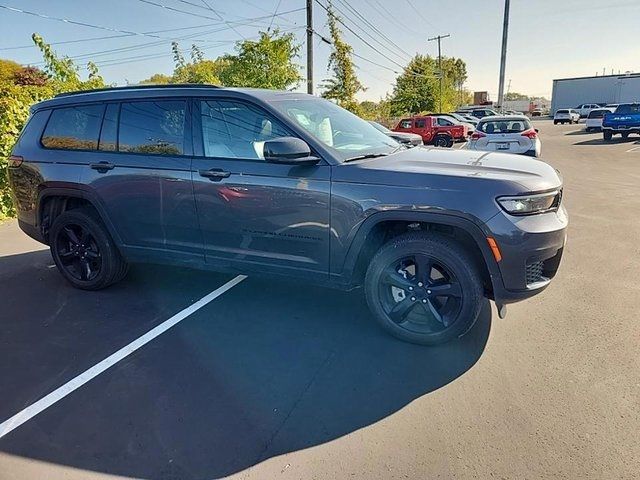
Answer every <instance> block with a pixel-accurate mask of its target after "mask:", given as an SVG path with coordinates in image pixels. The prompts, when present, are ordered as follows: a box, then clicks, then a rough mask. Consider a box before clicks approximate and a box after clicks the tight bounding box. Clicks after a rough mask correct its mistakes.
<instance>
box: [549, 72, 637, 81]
mask: <svg viewBox="0 0 640 480" xmlns="http://www.w3.org/2000/svg"><path fill="white" fill-rule="evenodd" d="M615 77H617V78H621V79H622V78H639V77H640V73H630V74H624V73H616V74H615V75H591V76H588V77H570V78H554V79H553V81H554V82H564V81H566V80H589V79H591V78H615Z"/></svg>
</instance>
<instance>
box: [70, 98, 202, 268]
mask: <svg viewBox="0 0 640 480" xmlns="http://www.w3.org/2000/svg"><path fill="white" fill-rule="evenodd" d="M188 118H189V109H188V101H187V100H186V99H180V98H159V99H144V100H131V101H124V102H114V103H108V104H107V106H106V111H105V115H104V121H103V123H102V128H101V135H100V142H99V145H98V151H97V152H96V154H95V155H94V156H93V157H92V159H91V162H90V164H89V165H87V166H86V168H85V170H84V173H83V175H82V182H83V183H84V184H86V185H88V186H89V188H90V189H91V190H92V192H93V193H94V194H95V195H96V196H97V198H98V200H99V201H100V203H101V204H102V206H103V208H104V209H105V210H106V212H107V215H108V218H109V219H110V221H111V222H112V223H113V225H114V226H115V228H116V230H117V232H118V234H119V235H120V237H121V239H122V242H123V243H124V245H125V249H126V250H127V254H129V255H131V256H132V257H133V256H141V257H156V256H158V255H166V254H167V252H173V253H174V254H175V258H173V259H176V260H180V259H182V260H186V261H189V262H190V261H195V262H198V261H200V262H202V261H203V259H204V257H203V255H202V241H201V237H200V231H199V228H198V222H197V217H196V210H195V201H194V197H193V190H192V185H191V168H190V163H191V158H190V155H191V153H192V147H191V132H190V128H189V122H188V121H187V120H188Z"/></svg>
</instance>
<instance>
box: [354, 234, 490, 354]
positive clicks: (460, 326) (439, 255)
mask: <svg viewBox="0 0 640 480" xmlns="http://www.w3.org/2000/svg"><path fill="white" fill-rule="evenodd" d="M365 294H366V297H367V303H368V304H369V308H370V309H371V311H372V312H373V314H374V316H375V318H376V320H377V321H378V323H379V324H380V325H381V326H382V327H383V328H384V329H385V330H387V331H388V332H389V333H391V334H392V335H394V336H395V337H397V338H399V339H401V340H404V341H408V342H412V343H418V344H422V345H436V344H440V343H444V342H447V341H449V340H451V339H453V338H455V337H458V336H461V335H463V334H464V333H465V332H466V331H467V330H469V328H470V327H471V326H472V325H473V324H474V322H475V321H476V319H477V318H478V315H479V313H480V308H481V306H482V299H483V288H482V280H481V278H480V275H479V274H478V271H477V269H476V268H475V263H474V261H473V259H472V258H471V257H470V255H469V254H468V252H467V251H466V250H465V249H464V248H463V247H461V246H460V245H459V244H457V243H456V242H455V241H454V240H451V239H448V238H446V237H442V236H432V235H427V234H417V233H411V234H406V235H402V236H400V237H397V238H395V239H393V240H391V241H390V242H389V243H387V244H385V245H384V246H383V247H382V248H381V249H380V250H379V251H378V253H377V254H376V255H375V256H374V258H373V259H372V260H371V263H370V265H369V268H368V270H367V275H366V278H365Z"/></svg>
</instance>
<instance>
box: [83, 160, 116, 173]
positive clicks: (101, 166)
mask: <svg viewBox="0 0 640 480" xmlns="http://www.w3.org/2000/svg"><path fill="white" fill-rule="evenodd" d="M89 166H90V167H91V168H92V169H93V170H97V171H98V172H100V173H107V171H109V170H113V169H114V167H115V165H114V164H113V163H109V162H98V163H92V164H91V165H89Z"/></svg>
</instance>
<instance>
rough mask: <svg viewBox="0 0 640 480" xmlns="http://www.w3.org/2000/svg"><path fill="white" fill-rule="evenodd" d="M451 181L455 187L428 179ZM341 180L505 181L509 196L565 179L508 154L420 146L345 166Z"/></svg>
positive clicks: (414, 183) (459, 184)
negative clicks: (435, 178)
mask: <svg viewBox="0 0 640 480" xmlns="http://www.w3.org/2000/svg"><path fill="white" fill-rule="evenodd" d="M427 176H439V177H447V179H448V181H449V183H448V184H447V183H446V182H440V181H437V180H432V179H429V178H427ZM335 179H336V180H338V181H351V182H358V183H376V184H383V185H395V186H407V187H429V188H463V189H464V188H470V187H468V182H477V181H481V180H484V181H485V182H495V183H501V184H502V185H501V187H500V191H501V192H502V194H504V195H510V194H517V193H529V192H538V191H544V190H551V189H554V188H559V187H560V186H561V185H562V180H561V178H560V175H559V173H558V172H557V171H556V170H555V169H554V168H553V167H552V166H551V165H549V164H547V163H545V162H543V161H540V160H536V159H533V158H531V157H525V156H522V155H512V154H508V153H494V152H480V151H471V150H453V149H443V148H433V147H418V148H412V149H409V150H403V151H400V152H398V153H395V154H392V155H389V156H386V157H380V158H374V159H364V160H358V161H353V162H348V163H344V164H342V165H340V166H339V168H337V169H336V172H335Z"/></svg>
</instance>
